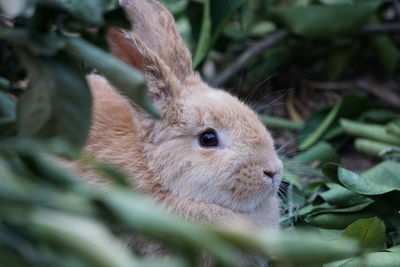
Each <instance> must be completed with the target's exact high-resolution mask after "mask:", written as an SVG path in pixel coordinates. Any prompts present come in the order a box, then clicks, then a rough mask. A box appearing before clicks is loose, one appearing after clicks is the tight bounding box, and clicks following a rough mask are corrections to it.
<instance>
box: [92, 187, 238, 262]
mask: <svg viewBox="0 0 400 267" xmlns="http://www.w3.org/2000/svg"><path fill="white" fill-rule="evenodd" d="M97 201H98V202H99V203H101V204H102V205H103V206H104V207H107V210H108V211H109V212H110V213H111V215H112V216H114V217H115V218H116V219H117V220H118V221H120V222H122V223H123V224H124V225H125V226H127V227H129V228H130V229H132V230H135V231H139V232H141V233H144V234H146V235H148V236H151V237H155V238H158V239H161V240H163V241H164V242H170V243H171V244H175V245H176V244H181V243H182V242H183V241H184V242H185V243H186V244H189V245H191V246H195V247H199V248H201V249H204V250H205V251H207V252H208V253H210V254H211V255H213V256H215V257H216V258H218V259H219V260H221V261H222V262H224V263H227V264H228V265H232V264H233V261H232V253H233V250H232V248H231V247H230V246H228V245H226V244H225V243H224V242H222V241H221V240H219V239H218V238H216V237H215V236H214V235H213V234H212V233H210V232H209V231H207V230H206V228H204V227H202V226H199V225H196V224H194V223H189V222H185V221H183V220H180V219H178V218H177V217H175V216H173V215H170V214H168V213H167V212H166V211H164V210H162V209H160V208H159V207H156V206H155V205H154V204H152V203H151V202H150V201H149V200H147V199H144V198H143V197H139V196H137V195H134V194H132V192H130V191H128V190H118V191H113V192H108V193H107V194H103V195H101V196H99V197H98V200H97ZM165 237H168V238H167V239H166V238H165Z"/></svg>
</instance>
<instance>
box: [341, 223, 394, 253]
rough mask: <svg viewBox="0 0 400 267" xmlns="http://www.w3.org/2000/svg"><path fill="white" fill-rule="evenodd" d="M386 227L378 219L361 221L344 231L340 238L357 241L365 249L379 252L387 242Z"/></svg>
mask: <svg viewBox="0 0 400 267" xmlns="http://www.w3.org/2000/svg"><path fill="white" fill-rule="evenodd" d="M385 233H386V227H385V224H384V222H383V221H381V220H380V219H378V218H376V217H375V218H371V219H360V220H357V221H355V222H354V223H352V224H350V225H349V226H347V227H346V229H344V231H343V233H342V235H341V236H340V237H339V239H340V238H343V237H346V238H351V239H355V240H357V241H358V242H359V244H361V245H362V246H363V247H364V248H369V249H371V250H378V249H381V248H383V247H384V245H385V241H386V236H385Z"/></svg>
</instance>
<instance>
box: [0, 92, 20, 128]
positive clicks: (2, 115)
mask: <svg viewBox="0 0 400 267" xmlns="http://www.w3.org/2000/svg"><path fill="white" fill-rule="evenodd" d="M16 106H17V103H16V101H15V99H12V98H11V96H9V95H7V94H5V93H3V92H0V135H2V136H3V135H8V134H10V133H12V132H14V131H15V120H16V112H15V110H16Z"/></svg>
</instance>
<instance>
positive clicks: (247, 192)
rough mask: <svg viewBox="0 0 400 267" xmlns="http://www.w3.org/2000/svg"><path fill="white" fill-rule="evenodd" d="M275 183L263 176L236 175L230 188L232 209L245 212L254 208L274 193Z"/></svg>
mask: <svg viewBox="0 0 400 267" xmlns="http://www.w3.org/2000/svg"><path fill="white" fill-rule="evenodd" d="M275 188H276V186H275V183H274V182H273V181H272V180H271V179H266V178H264V177H252V179H246V178H245V177H237V178H236V181H235V184H234V185H233V186H232V187H231V188H230V194H231V198H232V202H233V203H232V209H233V210H236V211H241V212H246V211H250V210H253V209H255V208H256V207H257V206H259V205H260V204H261V203H262V202H263V201H264V200H265V199H266V198H268V197H270V196H273V195H275V193H276V189H275Z"/></svg>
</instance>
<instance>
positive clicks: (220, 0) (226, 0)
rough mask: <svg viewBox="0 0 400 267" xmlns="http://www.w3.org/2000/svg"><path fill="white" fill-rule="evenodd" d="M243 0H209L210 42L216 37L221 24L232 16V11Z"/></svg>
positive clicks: (241, 3)
mask: <svg viewBox="0 0 400 267" xmlns="http://www.w3.org/2000/svg"><path fill="white" fill-rule="evenodd" d="M245 2H246V1H244V0H212V1H210V5H211V6H210V12H211V22H212V23H211V27H212V41H211V42H212V43H214V42H215V41H216V39H217V38H218V36H219V34H220V32H221V30H222V28H223V26H224V25H225V24H226V23H227V22H228V20H229V19H230V18H231V17H232V15H233V14H234V12H235V11H236V10H237V9H238V8H239V7H241V6H242V5H243V4H244V3H245Z"/></svg>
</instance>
